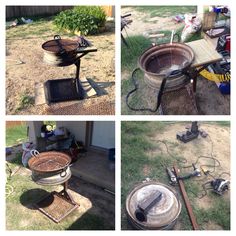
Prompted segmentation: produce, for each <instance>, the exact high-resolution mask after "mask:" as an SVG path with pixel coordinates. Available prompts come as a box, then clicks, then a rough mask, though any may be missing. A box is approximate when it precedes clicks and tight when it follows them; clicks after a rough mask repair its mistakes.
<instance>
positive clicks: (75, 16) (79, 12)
mask: <svg viewBox="0 0 236 236" xmlns="http://www.w3.org/2000/svg"><path fill="white" fill-rule="evenodd" d="M105 21H106V14H105V12H104V10H103V9H102V8H101V7H100V6H77V7H74V8H73V9H69V10H65V11H62V12H60V13H59V14H58V15H57V16H56V17H55V19H54V24H55V25H56V27H57V28H58V29H59V30H60V31H61V30H69V31H71V32H75V31H80V32H81V33H82V34H84V35H88V34H97V33H99V30H100V28H101V27H103V26H104V25H105Z"/></svg>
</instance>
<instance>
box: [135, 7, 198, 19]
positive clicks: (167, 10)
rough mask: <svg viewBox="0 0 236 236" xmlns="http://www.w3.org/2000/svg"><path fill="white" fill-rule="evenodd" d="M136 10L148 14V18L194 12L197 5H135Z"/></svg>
mask: <svg viewBox="0 0 236 236" xmlns="http://www.w3.org/2000/svg"><path fill="white" fill-rule="evenodd" d="M133 8H134V9H135V10H136V11H139V12H144V13H146V14H149V17H150V18H153V17H156V16H159V17H170V16H175V15H179V14H185V13H196V12H197V6H135V7H133Z"/></svg>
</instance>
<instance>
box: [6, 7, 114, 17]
mask: <svg viewBox="0 0 236 236" xmlns="http://www.w3.org/2000/svg"><path fill="white" fill-rule="evenodd" d="M73 7H74V6H6V19H10V18H17V17H30V16H31V17H32V16H50V15H54V14H56V13H58V12H60V11H64V10H66V9H70V8H73ZM102 8H103V9H104V11H105V12H106V14H107V16H113V17H114V15H115V7H114V6H102Z"/></svg>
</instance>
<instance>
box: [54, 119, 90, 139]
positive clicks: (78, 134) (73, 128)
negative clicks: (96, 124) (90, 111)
mask: <svg viewBox="0 0 236 236" xmlns="http://www.w3.org/2000/svg"><path fill="white" fill-rule="evenodd" d="M56 126H57V128H59V127H65V128H67V129H68V130H69V131H70V132H71V133H72V134H74V135H75V138H76V140H78V141H82V142H83V143H85V141H86V121H57V122H56Z"/></svg>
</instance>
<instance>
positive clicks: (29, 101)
mask: <svg viewBox="0 0 236 236" xmlns="http://www.w3.org/2000/svg"><path fill="white" fill-rule="evenodd" d="M32 105H34V97H32V96H29V95H28V94H27V93H26V92H24V93H22V94H21V97H20V103H19V105H18V107H17V108H16V111H15V112H16V113H17V112H19V111H21V110H23V109H26V108H28V107H30V106H32Z"/></svg>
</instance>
